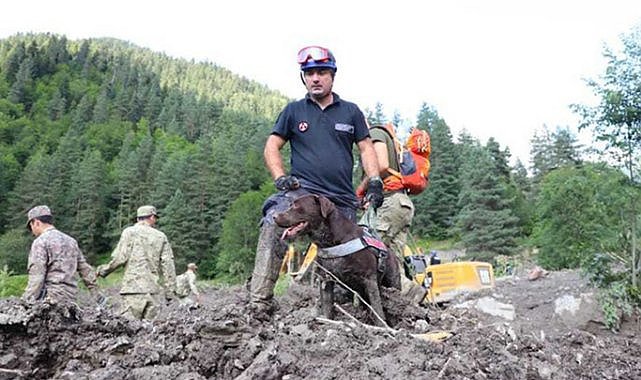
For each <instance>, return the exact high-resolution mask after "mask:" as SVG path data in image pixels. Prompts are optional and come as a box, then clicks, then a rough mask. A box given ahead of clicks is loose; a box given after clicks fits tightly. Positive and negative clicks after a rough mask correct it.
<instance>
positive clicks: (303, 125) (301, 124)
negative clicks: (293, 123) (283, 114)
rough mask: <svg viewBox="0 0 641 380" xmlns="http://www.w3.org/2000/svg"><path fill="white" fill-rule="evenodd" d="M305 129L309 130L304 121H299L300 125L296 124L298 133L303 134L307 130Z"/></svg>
mask: <svg viewBox="0 0 641 380" xmlns="http://www.w3.org/2000/svg"><path fill="white" fill-rule="evenodd" d="M307 128H309V124H307V122H306V121H301V122H300V123H298V130H299V131H301V132H305V131H306V130H307Z"/></svg>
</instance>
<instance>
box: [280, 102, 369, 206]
mask: <svg viewBox="0 0 641 380" xmlns="http://www.w3.org/2000/svg"><path fill="white" fill-rule="evenodd" d="M333 95H334V102H333V103H332V104H330V105H329V106H327V107H326V108H325V109H324V110H321V108H320V106H319V105H318V104H316V103H315V102H314V101H313V100H312V99H311V98H310V97H309V94H308V95H307V96H305V98H304V99H301V100H298V101H296V102H292V103H289V104H288V105H287V106H285V108H284V109H283V111H282V112H281V113H280V115H279V116H278V119H277V120H276V124H275V125H274V128H273V130H272V134H277V135H279V136H280V137H282V138H283V139H285V140H287V141H289V144H290V146H291V151H292V155H291V167H292V172H291V174H293V175H295V176H296V177H298V178H299V179H300V180H301V184H302V186H303V187H304V188H305V189H307V190H309V191H310V192H312V193H314V194H319V195H324V196H326V197H327V198H329V199H330V200H331V201H333V202H334V203H335V204H336V205H338V206H342V207H350V208H355V207H356V196H355V195H354V186H353V183H352V170H353V167H354V158H353V156H352V149H353V146H354V144H355V143H357V142H359V141H361V140H363V139H365V138H367V137H369V130H368V129H367V124H365V117H364V116H363V112H361V110H360V109H359V108H358V106H357V105H356V104H354V103H351V102H348V101H345V100H342V99H340V98H339V96H338V95H337V94H335V93H334V94H333Z"/></svg>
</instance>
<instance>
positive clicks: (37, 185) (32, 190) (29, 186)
mask: <svg viewBox="0 0 641 380" xmlns="http://www.w3.org/2000/svg"><path fill="white" fill-rule="evenodd" d="M49 173H51V158H50V157H49V155H47V154H46V152H45V150H44V149H40V150H38V151H37V152H35V153H34V154H33V155H32V156H31V157H29V161H28V162H27V166H26V167H25V169H24V171H23V172H22V173H21V175H20V179H18V181H17V183H16V185H15V187H14V188H13V190H12V191H11V192H10V193H9V196H8V198H9V200H8V203H9V206H8V207H7V213H6V215H5V217H4V218H3V219H4V220H5V221H6V222H5V228H7V229H8V228H18V227H20V226H23V225H24V222H25V216H26V215H27V211H29V209H30V208H31V207H34V206H37V205H43V204H46V205H52V204H53V194H52V193H51V192H50V191H44V190H45V189H49V188H50V186H51V185H50V176H49ZM54 212H56V213H57V210H54Z"/></svg>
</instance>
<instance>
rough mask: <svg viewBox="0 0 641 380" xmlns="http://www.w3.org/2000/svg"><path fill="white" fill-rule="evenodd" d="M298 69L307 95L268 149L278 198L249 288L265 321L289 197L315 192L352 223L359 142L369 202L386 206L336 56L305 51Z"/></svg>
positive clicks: (293, 106) (288, 112)
mask: <svg viewBox="0 0 641 380" xmlns="http://www.w3.org/2000/svg"><path fill="white" fill-rule="evenodd" d="M298 63H299V64H300V70H301V72H300V78H301V80H302V82H303V84H304V85H305V88H306V90H307V94H306V96H305V98H304V99H301V100H298V101H295V102H292V103H290V104H288V105H287V106H285V108H284V109H283V110H282V111H281V113H280V115H279V116H278V119H277V120H276V123H275V125H274V127H273V129H272V132H271V135H270V136H269V137H268V138H267V142H266V143H265V149H264V158H265V164H266V166H267V169H268V170H269V172H270V173H271V175H272V178H273V179H274V184H275V186H276V189H277V190H278V191H279V192H278V193H276V194H274V195H272V196H271V197H270V198H268V199H267V201H266V202H265V204H264V205H263V218H262V221H261V230H260V236H259V240H258V246H257V249H256V260H255V263H254V271H253V274H252V278H251V283H250V307H251V309H252V310H253V312H254V315H255V316H256V317H258V318H266V317H268V316H269V315H270V314H271V313H272V312H273V310H274V306H275V305H274V303H273V295H274V285H275V283H276V280H277V279H278V273H279V270H280V266H281V263H282V260H283V257H284V254H285V251H286V248H287V247H286V245H285V244H283V243H282V242H281V241H280V235H281V232H282V229H281V228H279V227H278V226H276V225H275V223H274V221H273V216H274V214H275V213H277V212H278V211H283V210H285V209H286V208H287V207H289V205H290V204H291V201H292V199H294V198H296V197H298V196H300V195H303V194H306V193H312V194H318V195H323V196H325V197H327V198H328V199H330V200H331V201H332V202H334V203H335V204H336V207H337V208H338V210H340V212H341V213H343V215H345V216H346V217H348V218H349V219H350V220H352V221H354V222H355V221H356V207H357V199H356V196H355V194H354V188H353V182H352V168H353V166H354V158H353V156H352V148H353V145H354V144H356V145H357V146H358V149H359V151H360V157H361V162H362V163H363V167H364V169H365V173H366V175H368V176H369V178H368V183H369V187H368V193H367V195H366V200H367V201H368V202H371V203H372V204H373V206H374V207H378V206H380V204H381V202H382V201H383V194H382V192H383V182H382V181H381V178H380V176H379V175H378V163H377V162H376V154H375V152H374V147H373V146H372V142H371V140H370V138H369V131H368V129H367V125H366V123H365V117H364V116H363V113H362V112H361V110H360V109H359V108H358V106H357V105H356V104H354V103H351V102H348V101H346V100H344V99H341V98H340V97H339V96H338V94H336V93H334V92H332V88H333V84H334V77H335V75H336V70H337V66H336V59H335V58H334V55H333V54H332V52H331V51H329V50H328V49H326V48H324V47H320V46H308V47H305V48H302V49H301V50H300V51H299V52H298ZM287 142H289V144H290V148H291V158H290V163H291V172H290V173H287V172H286V171H285V166H284V165H283V159H282V156H281V153H280V151H281V149H282V148H283V146H284V145H285V144H286V143H287Z"/></svg>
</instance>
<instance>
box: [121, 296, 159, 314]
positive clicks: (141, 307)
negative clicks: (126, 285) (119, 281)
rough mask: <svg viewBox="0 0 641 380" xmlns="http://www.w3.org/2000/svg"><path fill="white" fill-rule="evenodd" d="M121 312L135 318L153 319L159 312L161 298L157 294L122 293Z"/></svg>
mask: <svg viewBox="0 0 641 380" xmlns="http://www.w3.org/2000/svg"><path fill="white" fill-rule="evenodd" d="M121 297H122V302H123V305H122V311H121V314H123V315H126V316H128V317H131V318H134V319H153V318H155V317H156V315H157V314H158V305H159V304H160V298H159V296H158V295H157V294H150V293H145V294H121Z"/></svg>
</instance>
